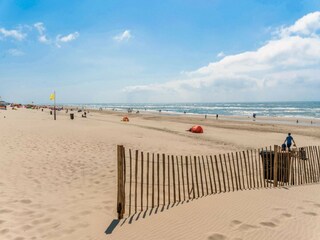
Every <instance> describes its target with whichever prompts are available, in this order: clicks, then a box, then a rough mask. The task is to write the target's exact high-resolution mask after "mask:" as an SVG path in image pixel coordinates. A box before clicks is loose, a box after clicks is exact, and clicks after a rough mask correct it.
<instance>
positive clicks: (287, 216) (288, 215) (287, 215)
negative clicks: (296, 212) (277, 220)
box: [281, 213, 292, 218]
mask: <svg viewBox="0 0 320 240" xmlns="http://www.w3.org/2000/svg"><path fill="white" fill-rule="evenodd" d="M281 216H283V217H286V218H290V217H292V215H291V214H290V213H282V214H281Z"/></svg>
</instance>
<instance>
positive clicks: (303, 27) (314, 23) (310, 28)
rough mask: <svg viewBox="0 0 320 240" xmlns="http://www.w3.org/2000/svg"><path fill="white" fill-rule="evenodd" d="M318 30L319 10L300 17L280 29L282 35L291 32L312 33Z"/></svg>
mask: <svg viewBox="0 0 320 240" xmlns="http://www.w3.org/2000/svg"><path fill="white" fill-rule="evenodd" d="M319 30H320V12H313V13H309V14H307V15H305V16H304V17H302V18H300V19H299V20H297V21H296V22H295V24H293V25H292V26H290V27H284V28H281V29H280V35H281V36H282V37H284V36H289V35H292V34H298V35H314V34H316V33H317V32H318V31H319Z"/></svg>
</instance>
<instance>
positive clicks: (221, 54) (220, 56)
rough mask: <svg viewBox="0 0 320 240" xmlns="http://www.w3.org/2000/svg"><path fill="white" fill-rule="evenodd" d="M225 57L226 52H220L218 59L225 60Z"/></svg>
mask: <svg viewBox="0 0 320 240" xmlns="http://www.w3.org/2000/svg"><path fill="white" fill-rule="evenodd" d="M224 56H225V54H224V52H219V53H218V54H217V57H218V58H223V57H224Z"/></svg>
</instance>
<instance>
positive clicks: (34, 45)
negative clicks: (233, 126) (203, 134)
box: [0, 0, 320, 103]
mask: <svg viewBox="0 0 320 240" xmlns="http://www.w3.org/2000/svg"><path fill="white" fill-rule="evenodd" d="M319 11H320V2H319V1H318V0H304V1H302V0H301V1H299V0H296V1H292V0H282V1H278V0H237V1H234V0H210V1H209V0H208V1H189V0H181V1H174V0H173V1H157V2H155V1H106V0H90V1H81V0H77V1H62V0H46V1H40V0H28V1H25V0H20V1H19V0H16V1H13V0H0V96H2V98H3V99H6V100H8V101H16V102H25V103H26V102H32V101H33V102H37V103H47V102H49V95H50V93H51V92H52V91H53V90H54V89H55V90H56V91H57V99H58V101H60V102H64V103H83V102H92V103H98V102H100V103H101V102H106V103H107V102H219V101H274V100H282V101H285V100H319V97H318V95H319V94H318V92H319V90H320V79H318V78H317V77H318V76H319V72H318V69H320V65H319V63H320V59H319V58H320V56H318V57H317V55H316V54H312V53H317V51H320V50H319V48H320V46H319V38H320V37H319V29H320V18H319V16H318V15H319V14H318V13H319ZM305 16H309V17H306V18H303V17H305ZM301 19H302V20H301ZM299 20H300V22H299ZM297 22H298V25H295V23H297ZM301 25H302V27H303V28H304V29H303V30H301V29H300V28H299V26H301ZM290 27H291V28H290ZM310 28H312V29H311V30H310ZM292 29H293V30H292ZM297 29H298V30H297ZM309 30H310V31H309ZM306 31H307V34H306ZM284 46H291V47H292V48H289V49H287V48H286V49H285V48H284ZM270 52H271V53H270ZM310 52H311V53H310ZM269 53H270V54H274V56H272V58H268V56H269V55H270V54H269ZM292 53H293V54H292ZM295 59H298V60H299V61H295ZM258 63H259V64H258ZM284 63H286V64H284ZM250 66H251V67H252V69H250ZM243 69H245V70H243ZM257 69H259V71H258V70H257ZM298 70H299V71H298Z"/></svg>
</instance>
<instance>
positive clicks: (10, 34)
mask: <svg viewBox="0 0 320 240" xmlns="http://www.w3.org/2000/svg"><path fill="white" fill-rule="evenodd" d="M0 34H2V36H3V37H5V38H13V39H16V40H18V41H21V40H23V39H24V38H25V37H26V34H24V33H22V32H21V31H19V30H15V29H14V30H7V29H5V28H0ZM0 36H1V35H0Z"/></svg>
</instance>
